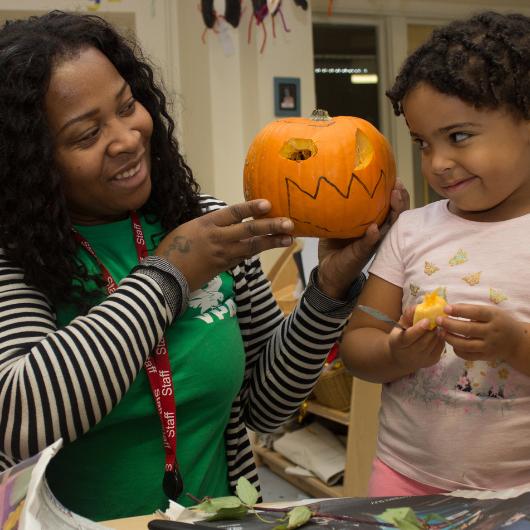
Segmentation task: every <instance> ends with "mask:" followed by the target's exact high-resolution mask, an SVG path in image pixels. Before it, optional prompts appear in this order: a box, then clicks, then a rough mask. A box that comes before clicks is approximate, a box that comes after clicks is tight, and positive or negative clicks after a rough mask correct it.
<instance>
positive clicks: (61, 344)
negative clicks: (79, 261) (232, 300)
mask: <svg viewBox="0 0 530 530" xmlns="http://www.w3.org/2000/svg"><path fill="white" fill-rule="evenodd" d="M155 276H156V275H155ZM161 277H162V276H161ZM165 281H166V282H169V281H170V280H168V279H166V280H165ZM167 290H168V285H167V284H166V285H161V283H160V281H157V279H156V278H155V277H153V275H152V274H151V275H147V274H143V273H142V271H141V270H138V271H137V272H135V273H133V274H131V275H129V276H128V277H126V278H125V279H124V280H123V281H122V282H121V283H120V285H119V287H118V289H117V290H116V291H115V292H114V293H113V294H112V295H110V296H109V297H108V298H107V299H106V300H105V301H104V302H102V303H101V304H99V305H97V306H95V307H94V308H92V310H91V311H90V312H89V313H88V314H87V315H85V316H81V317H77V318H75V319H74V320H73V321H72V322H71V323H70V324H69V325H67V326H65V327H63V328H61V329H57V324H56V320H55V315H54V313H53V311H52V308H51V306H50V304H49V302H48V300H47V299H46V297H44V296H43V295H42V294H41V293H40V292H39V291H38V290H36V289H34V288H33V287H31V286H28V285H27V284H26V283H25V282H24V279H23V273H22V270H21V269H19V268H16V267H13V266H12V265H11V264H10V263H9V262H8V261H7V260H6V259H5V258H4V256H3V254H2V253H0V405H1V411H2V413H1V416H0V470H1V469H3V468H5V467H9V466H10V465H12V464H13V462H14V461H17V460H20V459H22V458H26V457H28V456H30V455H32V454H34V453H36V452H38V451H40V450H41V449H43V448H44V447H46V446H47V445H49V444H50V443H52V442H53V441H55V440H56V439H58V438H59V437H63V438H64V439H65V440H73V439H75V438H77V437H78V436H79V435H81V434H82V433H84V432H86V431H87V430H88V429H89V428H90V427H91V426H93V425H95V424H96V423H97V422H98V421H99V420H100V419H101V418H102V417H103V416H105V415H106V414H108V412H109V411H110V410H111V409H112V408H113V407H114V406H115V404H116V403H117V402H118V401H119V400H120V399H121V398H122V396H123V395H124V393H125V392H126V391H127V389H128V388H129V386H130V385H131V383H132V382H133V381H134V379H135V377H136V375H137V374H138V372H139V370H140V369H141V367H142V365H143V362H144V360H145V359H146V358H147V357H148V355H149V353H150V352H151V351H152V349H153V348H154V346H155V345H156V344H157V343H158V341H159V340H160V338H161V337H162V335H163V333H164V331H165V329H166V327H167V326H168V324H169V323H170V322H171V321H172V320H173V318H174V314H175V307H174V306H173V307H172V306H171V300H168V299H167V298H166V296H165V294H164V292H166V293H167Z"/></svg>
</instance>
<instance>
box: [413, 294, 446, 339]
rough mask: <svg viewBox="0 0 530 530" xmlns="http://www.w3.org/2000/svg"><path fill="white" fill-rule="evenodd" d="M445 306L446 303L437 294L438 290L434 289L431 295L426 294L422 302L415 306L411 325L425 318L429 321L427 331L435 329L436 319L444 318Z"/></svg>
mask: <svg viewBox="0 0 530 530" xmlns="http://www.w3.org/2000/svg"><path fill="white" fill-rule="evenodd" d="M446 305H447V301H446V300H445V298H442V297H441V296H440V295H439V294H438V289H435V290H434V291H433V292H432V293H427V294H426V295H425V296H424V298H423V302H422V303H421V304H418V305H417V306H416V309H415V310H414V317H413V319H412V323H413V324H416V323H417V322H419V321H420V320H423V319H424V318H427V319H428V320H429V329H430V330H433V329H434V328H435V327H437V324H436V317H444V316H446V314H445V311H444V307H445V306H446Z"/></svg>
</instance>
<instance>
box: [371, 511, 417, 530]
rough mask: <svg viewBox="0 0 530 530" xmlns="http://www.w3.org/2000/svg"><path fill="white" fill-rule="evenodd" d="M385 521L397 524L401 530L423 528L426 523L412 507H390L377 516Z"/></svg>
mask: <svg viewBox="0 0 530 530" xmlns="http://www.w3.org/2000/svg"><path fill="white" fill-rule="evenodd" d="M377 517H378V518H379V519H381V521H384V522H385V523H391V524H393V525H394V526H397V527H398V528H399V530H418V529H420V530H423V529H424V528H425V524H424V523H423V522H422V521H421V520H420V519H418V517H417V516H416V514H415V513H414V510H413V509H412V508H408V507H405V508H389V509H387V510H385V511H384V512H383V513H382V514H380V515H378V516H377Z"/></svg>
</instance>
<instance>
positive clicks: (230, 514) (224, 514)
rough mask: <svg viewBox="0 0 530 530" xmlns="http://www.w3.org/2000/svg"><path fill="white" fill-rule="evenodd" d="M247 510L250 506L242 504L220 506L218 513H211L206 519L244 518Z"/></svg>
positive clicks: (228, 519)
mask: <svg viewBox="0 0 530 530" xmlns="http://www.w3.org/2000/svg"><path fill="white" fill-rule="evenodd" d="M225 498H226V497H225ZM238 500H239V499H238ZM247 512H248V508H247V507H246V506H243V505H242V504H240V505H239V506H238V507H237V508H220V509H219V510H218V511H217V513H214V514H213V515H210V517H207V518H206V519H205V521H230V520H232V519H243V518H244V517H245V515H247Z"/></svg>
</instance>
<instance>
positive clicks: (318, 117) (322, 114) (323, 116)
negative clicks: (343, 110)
mask: <svg viewBox="0 0 530 530" xmlns="http://www.w3.org/2000/svg"><path fill="white" fill-rule="evenodd" d="M310 119H311V120H313V121H330V120H331V117H330V115H329V114H328V111H327V110H324V109H315V110H314V111H313V112H312V113H311V116H310Z"/></svg>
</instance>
